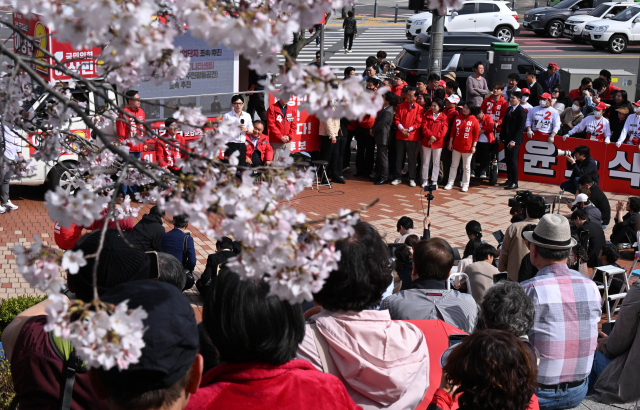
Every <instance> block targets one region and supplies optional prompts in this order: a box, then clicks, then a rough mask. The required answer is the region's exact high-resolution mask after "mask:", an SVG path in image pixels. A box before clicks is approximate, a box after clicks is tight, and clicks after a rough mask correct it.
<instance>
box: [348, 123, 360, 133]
mask: <svg viewBox="0 0 640 410" xmlns="http://www.w3.org/2000/svg"><path fill="white" fill-rule="evenodd" d="M357 129H358V121H349V122H348V123H347V130H349V131H355V130H357Z"/></svg>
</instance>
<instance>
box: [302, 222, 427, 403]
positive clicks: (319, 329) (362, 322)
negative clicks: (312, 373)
mask: <svg viewBox="0 0 640 410" xmlns="http://www.w3.org/2000/svg"><path fill="white" fill-rule="evenodd" d="M336 249H338V250H339V251H340V252H341V255H342V256H341V258H340V261H339V262H338V269H337V270H335V271H333V272H331V274H330V275H329V278H327V281H326V282H325V284H324V286H323V288H322V289H321V290H320V292H318V293H316V294H314V300H315V302H316V303H317V304H319V305H321V306H322V308H323V309H322V311H321V312H320V313H319V314H317V315H314V316H311V318H310V321H309V322H310V323H309V324H307V326H306V333H305V337H304V340H303V341H302V343H301V344H300V348H299V349H298V358H300V359H306V360H308V361H309V362H311V364H313V365H314V366H315V367H316V368H317V369H318V370H321V371H324V372H325V373H331V374H334V375H336V376H338V377H339V378H340V380H341V381H342V382H343V383H344V385H345V387H346V388H347V392H349V395H350V396H351V397H352V398H353V400H354V401H355V403H356V404H357V405H359V406H361V407H362V408H363V409H365V410H372V409H383V408H384V409H386V408H391V409H415V408H416V406H417V405H418V404H419V403H420V402H421V401H422V399H423V397H424V395H425V392H426V390H427V387H428V384H429V383H428V380H429V376H428V374H429V352H428V349H427V345H426V342H425V337H424V335H423V334H422V332H421V331H420V329H418V328H417V327H416V326H414V325H412V324H410V323H407V322H403V321H393V320H391V317H390V316H389V311H388V310H367V309H368V308H369V307H371V306H375V305H377V304H378V301H379V300H380V299H381V297H382V293H383V292H384V291H385V289H386V288H387V286H389V284H390V283H391V280H392V277H391V271H392V266H391V264H390V263H389V252H388V249H387V245H386V244H385V242H384V240H383V239H382V237H381V236H380V234H379V233H378V231H377V230H376V229H375V228H374V227H373V226H371V225H370V224H368V223H366V222H359V223H358V224H357V225H356V226H355V233H354V234H353V235H352V236H351V237H349V238H347V239H344V240H341V241H338V242H337V243H336Z"/></svg>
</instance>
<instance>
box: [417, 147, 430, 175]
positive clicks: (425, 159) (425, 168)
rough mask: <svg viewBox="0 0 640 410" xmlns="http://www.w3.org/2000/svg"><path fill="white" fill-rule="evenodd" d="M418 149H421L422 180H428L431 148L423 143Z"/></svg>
mask: <svg viewBox="0 0 640 410" xmlns="http://www.w3.org/2000/svg"><path fill="white" fill-rule="evenodd" d="M420 150H421V151H422V173H421V177H422V181H423V182H424V181H428V180H429V165H430V164H431V148H430V147H425V146H424V145H420Z"/></svg>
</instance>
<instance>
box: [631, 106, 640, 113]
mask: <svg viewBox="0 0 640 410" xmlns="http://www.w3.org/2000/svg"><path fill="white" fill-rule="evenodd" d="M633 112H635V113H636V114H638V113H640V107H636V106H635V105H634V106H633Z"/></svg>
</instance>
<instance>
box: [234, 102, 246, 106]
mask: <svg viewBox="0 0 640 410" xmlns="http://www.w3.org/2000/svg"><path fill="white" fill-rule="evenodd" d="M231 104H232V105H244V103H242V102H235V103H231Z"/></svg>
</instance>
